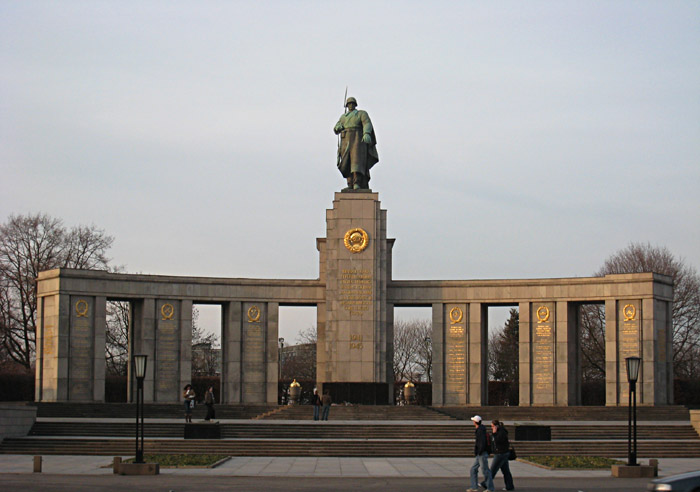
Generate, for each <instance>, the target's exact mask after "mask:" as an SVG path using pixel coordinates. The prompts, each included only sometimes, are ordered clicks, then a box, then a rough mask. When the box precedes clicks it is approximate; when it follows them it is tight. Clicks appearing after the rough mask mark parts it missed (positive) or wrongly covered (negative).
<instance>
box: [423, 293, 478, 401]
mask: <svg viewBox="0 0 700 492" xmlns="http://www.w3.org/2000/svg"><path fill="white" fill-rule="evenodd" d="M437 306H439V307H440V308H441V309H440V311H441V313H440V316H439V317H438V319H440V320H442V323H441V324H440V326H439V331H438V333H437V337H438V340H437V346H436V344H435V341H433V344H434V345H433V352H434V353H435V352H437V351H439V356H438V358H439V359H440V362H439V364H440V366H441V369H443V370H441V371H439V372H440V383H439V384H438V385H437V386H438V389H439V390H440V394H439V395H438V400H439V402H440V403H439V404H441V405H466V404H467V403H468V402H469V401H470V396H471V397H473V396H474V394H472V393H471V390H472V389H473V388H474V386H473V383H472V379H471V377H469V376H472V373H471V372H470V371H471V370H474V369H476V374H477V375H479V374H481V368H480V367H479V368H475V367H473V366H472V365H471V363H472V359H471V356H472V355H473V354H472V351H473V350H474V349H475V347H473V346H472V345H470V344H468V342H469V341H470V337H469V330H468V329H467V326H468V324H469V319H470V317H469V312H470V311H469V307H468V305H467V304H466V303H458V304H444V305H437ZM433 309H435V307H434V308H433ZM433 331H435V329H433ZM467 347H469V353H468V351H467ZM436 349H437V350H436ZM478 357H479V358H480V357H481V353H479V354H478ZM436 365H437V364H436V363H435V361H433V366H434V367H435V366H436ZM478 388H479V386H478V385H477V393H475V394H477V395H478V394H479V393H478ZM433 393H435V391H434V392H433Z"/></svg>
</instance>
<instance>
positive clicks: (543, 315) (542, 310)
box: [537, 306, 549, 323]
mask: <svg viewBox="0 0 700 492" xmlns="http://www.w3.org/2000/svg"><path fill="white" fill-rule="evenodd" d="M545 321H549V308H548V307H547V306H540V307H538V308H537V322H538V323H544V322H545Z"/></svg>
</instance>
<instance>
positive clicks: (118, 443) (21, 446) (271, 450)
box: [0, 438, 700, 458]
mask: <svg viewBox="0 0 700 492" xmlns="http://www.w3.org/2000/svg"><path fill="white" fill-rule="evenodd" d="M515 445H516V449H517V452H518V455H519V456H521V457H524V456H529V455H580V456H607V457H624V456H626V455H627V442H626V441H607V440H603V441H597V442H580V441H579V442H576V441H560V442H533V441H525V442H517V443H515ZM472 449H473V443H472V442H470V441H459V440H425V441H412V440H408V441H397V440H381V439H377V440H334V441H324V440H309V439H305V440H297V441H284V442H280V441H278V440H274V439H273V440H253V439H232V440H228V439H226V440H183V439H158V440H151V439H147V440H145V451H146V452H147V453H190V454H204V453H206V454H209V453H216V454H226V455H230V456H366V457H372V456H377V457H380V456H384V457H411V456H435V457H438V456H439V457H469V456H471V454H472ZM0 452H1V453H13V454H37V455H38V454H72V455H102V456H112V455H114V456H117V455H132V454H133V453H134V441H133V440H130V439H60V438H57V439H43V438H10V439H5V440H4V441H3V442H2V444H1V445H0ZM637 455H638V457H640V458H642V457H657V458H665V457H685V458H695V457H699V458H700V443H699V442H697V441H680V440H678V441H674V442H671V443H669V442H667V441H646V442H638V453H637Z"/></svg>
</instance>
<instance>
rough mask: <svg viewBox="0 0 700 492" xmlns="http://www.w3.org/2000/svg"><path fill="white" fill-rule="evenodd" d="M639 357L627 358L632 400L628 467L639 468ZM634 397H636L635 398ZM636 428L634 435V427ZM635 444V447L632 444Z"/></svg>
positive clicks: (629, 410)
mask: <svg viewBox="0 0 700 492" xmlns="http://www.w3.org/2000/svg"><path fill="white" fill-rule="evenodd" d="M641 361H642V359H640V358H639V357H627V358H626V359H625V362H626V363H627V381H629V383H630V392H629V393H630V399H629V406H628V411H627V415H628V418H627V466H637V464H638V463H637V388H636V386H637V379H638V378H639V364H640V362H641ZM633 395H634V396H633ZM633 426H634V434H633V431H632V427H633ZM633 442H634V446H633V445H632V443H633Z"/></svg>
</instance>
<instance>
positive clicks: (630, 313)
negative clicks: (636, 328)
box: [622, 304, 637, 321]
mask: <svg viewBox="0 0 700 492" xmlns="http://www.w3.org/2000/svg"><path fill="white" fill-rule="evenodd" d="M622 315H623V316H624V317H625V321H632V320H634V317H635V316H636V315H637V309H636V308H635V307H634V306H633V305H632V304H627V305H625V307H624V308H622Z"/></svg>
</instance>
